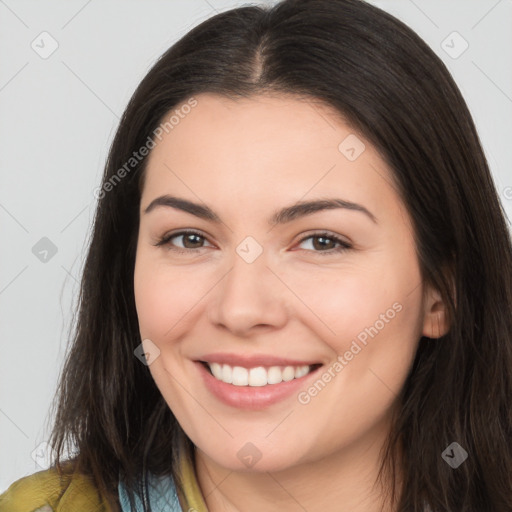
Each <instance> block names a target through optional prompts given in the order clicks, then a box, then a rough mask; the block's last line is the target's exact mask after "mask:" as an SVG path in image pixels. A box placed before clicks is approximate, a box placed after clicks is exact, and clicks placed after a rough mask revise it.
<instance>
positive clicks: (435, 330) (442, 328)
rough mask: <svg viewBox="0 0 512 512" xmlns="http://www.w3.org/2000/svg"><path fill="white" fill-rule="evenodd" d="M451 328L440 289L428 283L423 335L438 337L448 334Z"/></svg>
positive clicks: (424, 304) (424, 302)
mask: <svg viewBox="0 0 512 512" xmlns="http://www.w3.org/2000/svg"><path fill="white" fill-rule="evenodd" d="M449 330H450V325H449V322H448V312H447V306H446V304H445V303H444V301H443V299H442V297H441V294H440V293H439V291H438V290H437V289H435V288H434V287H432V286H431V285H427V287H426V291H425V298H424V301H423V330H422V335H423V336H426V337H427V338H433V339H436V338H441V336H444V335H445V334H447V333H448V331H449Z"/></svg>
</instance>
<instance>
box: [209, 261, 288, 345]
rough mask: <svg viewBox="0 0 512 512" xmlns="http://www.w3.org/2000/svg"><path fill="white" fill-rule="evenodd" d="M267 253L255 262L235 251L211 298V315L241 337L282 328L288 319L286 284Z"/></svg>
mask: <svg viewBox="0 0 512 512" xmlns="http://www.w3.org/2000/svg"><path fill="white" fill-rule="evenodd" d="M264 256H265V253H263V254H261V255H260V256H259V257H258V258H257V259H256V260H255V261H253V262H252V263H248V262H246V261H245V260H244V259H243V258H241V257H240V256H239V255H238V254H236V253H235V255H234V257H233V259H232V262H233V263H232V266H231V268H230V269H229V271H228V272H227V273H226V274H225V275H224V277H223V278H222V279H221V280H220V282H218V284H217V285H216V286H215V288H214V290H212V296H211V298H210V301H209V302H210V303H209V310H208V318H209V320H210V322H212V323H214V324H215V325H216V327H221V328H224V329H226V330H228V331H230V332H231V333H233V334H234V335H236V336H237V337H247V336H250V334H251V333H252V332H253V331H259V330H262V329H269V330H271V329H277V328H282V327H283V325H284V324H285V323H286V321H287V317H288V313H287V311H288V307H287V300H290V298H289V294H290V292H289V291H288V295H287V293H286V292H287V289H286V286H285V285H284V284H283V283H282V281H281V280H280V279H279V278H278V277H277V276H276V274H275V273H274V272H275V271H274V270H273V269H271V268H270V267H269V266H268V265H267V261H266V258H265V257H264Z"/></svg>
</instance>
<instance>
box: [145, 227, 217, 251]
mask: <svg viewBox="0 0 512 512" xmlns="http://www.w3.org/2000/svg"><path fill="white" fill-rule="evenodd" d="M174 238H178V239H179V238H181V239H182V244H183V246H182V248H180V247H176V246H175V245H174V244H173V243H171V240H173V239H174ZM204 241H206V238H205V237H204V236H203V235H201V234H200V233H198V232H196V231H190V230H188V231H179V232H177V233H170V234H168V235H165V236H164V237H162V238H161V239H160V240H159V241H158V242H157V243H156V244H155V245H156V246H157V247H159V246H163V245H166V246H169V247H168V248H169V250H170V251H176V252H178V253H187V252H189V253H190V252H195V251H199V250H200V249H203V247H204V246H203V247H202V246H201V243H203V242H204ZM208 243H209V242H208ZM210 245H211V244H210ZM212 247H213V245H212Z"/></svg>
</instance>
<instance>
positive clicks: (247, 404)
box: [194, 358, 322, 410]
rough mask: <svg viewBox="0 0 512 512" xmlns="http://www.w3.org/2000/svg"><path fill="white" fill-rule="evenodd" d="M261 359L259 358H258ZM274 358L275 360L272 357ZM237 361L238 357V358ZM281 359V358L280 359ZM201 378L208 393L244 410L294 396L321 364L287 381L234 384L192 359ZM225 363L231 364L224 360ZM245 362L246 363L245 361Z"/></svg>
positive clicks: (263, 406) (268, 404) (267, 405)
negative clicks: (255, 384) (245, 384)
mask: <svg viewBox="0 0 512 512" xmlns="http://www.w3.org/2000/svg"><path fill="white" fill-rule="evenodd" d="M259 360H260V361H261V359H259ZM274 360H276V359H275V358H274ZM238 361H239V359H238ZM280 361H282V360H280ZM209 362H218V360H215V361H214V360H211V361H209ZM194 364H195V366H196V367H197V369H198V371H199V373H200V375H201V378H202V379H203V382H204V384H205V386H206V388H207V389H208V390H209V391H210V393H211V394H212V395H213V396H214V397H216V398H217V399H218V400H220V401H221V402H222V403H224V404H226V405H229V406H231V407H234V408H236V409H244V410H261V409H264V408H266V407H269V406H271V405H273V404H276V403H278V402H281V401H283V400H286V399H287V398H289V397H290V396H294V395H295V396H296V395H297V394H298V393H299V391H300V390H301V389H302V388H303V387H305V386H306V382H307V380H308V379H310V378H312V377H313V376H315V375H316V374H317V372H318V370H319V369H320V368H321V366H322V365H319V366H318V367H317V368H314V369H313V370H312V371H311V372H310V373H308V374H307V375H304V377H300V378H298V379H293V380H290V381H288V382H281V383H279V384H267V385H266V386H254V387H252V386H234V385H233V384H226V383H225V382H222V381H220V380H217V379H216V378H215V377H214V376H213V375H212V374H211V373H210V371H209V369H207V367H206V364H205V363H204V362H202V361H194ZM225 364H231V363H228V362H226V361H225ZM246 364H249V363H247V361H246ZM303 364H307V363H303ZM234 366H242V365H241V364H238V363H237V364H234ZM255 366H258V365H257V364H256V365H255V364H253V363H252V361H251V363H250V366H244V367H245V368H247V367H250V368H252V367H255ZM260 366H267V365H266V364H265V365H264V364H260ZM270 366H288V365H281V364H275V365H273V364H271V365H270ZM289 366H301V364H295V363H294V364H292V365H289Z"/></svg>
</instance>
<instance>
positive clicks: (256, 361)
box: [200, 353, 321, 369]
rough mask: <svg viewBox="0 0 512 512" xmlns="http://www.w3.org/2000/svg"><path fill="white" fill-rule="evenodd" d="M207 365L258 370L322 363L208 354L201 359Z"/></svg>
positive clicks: (241, 355) (265, 356)
mask: <svg viewBox="0 0 512 512" xmlns="http://www.w3.org/2000/svg"><path fill="white" fill-rule="evenodd" d="M200 361H203V362H205V363H219V364H228V365H229V366H241V367H242V368H247V369H249V368H256V367H257V366H265V367H267V368H269V367H271V366H306V365H308V366H312V365H316V364H321V363H320V361H299V360H298V359H289V358H283V357H276V356H272V355H269V354H259V355H248V354H233V353H214V354H207V355H205V356H203V357H201V358H200Z"/></svg>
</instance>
